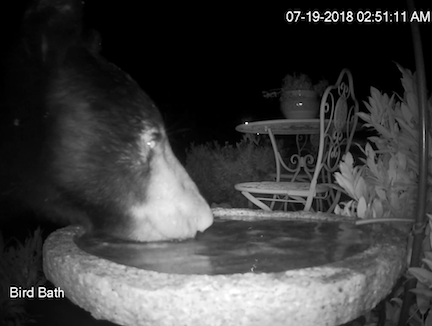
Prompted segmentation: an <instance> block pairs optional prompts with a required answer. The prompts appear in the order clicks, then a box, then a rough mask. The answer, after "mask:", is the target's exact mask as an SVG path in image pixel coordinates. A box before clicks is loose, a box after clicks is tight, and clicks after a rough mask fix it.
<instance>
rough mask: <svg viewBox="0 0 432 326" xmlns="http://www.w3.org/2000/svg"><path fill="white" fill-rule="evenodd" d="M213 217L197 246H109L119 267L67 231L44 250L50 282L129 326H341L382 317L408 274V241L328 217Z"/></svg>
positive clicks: (234, 212)
mask: <svg viewBox="0 0 432 326" xmlns="http://www.w3.org/2000/svg"><path fill="white" fill-rule="evenodd" d="M213 213H214V216H215V222H214V224H213V226H212V227H211V228H210V229H208V230H207V231H206V232H204V233H203V234H199V235H198V236H197V238H196V240H187V241H182V242H162V243H148V244H136V243H131V244H130V248H128V250H127V253H126V254H125V255H123V257H122V258H121V259H119V258H118V257H119V255H116V243H114V242H112V243H109V244H106V245H108V246H110V248H112V253H113V256H112V257H116V262H117V263H115V262H112V261H109V260H105V259H102V258H99V257H96V256H94V255H91V254H89V253H87V252H84V251H83V250H81V249H80V248H79V247H85V248H87V249H90V250H87V251H91V252H92V253H94V254H95V255H100V254H101V253H104V255H103V256H104V258H106V259H111V258H112V257H109V255H107V254H106V252H107V250H101V249H103V247H104V244H101V243H92V240H89V239H87V238H86V237H85V236H84V237H81V238H80V236H81V235H82V233H83V230H82V229H81V228H79V227H67V228H64V229H61V230H58V231H56V232H54V233H53V234H52V235H51V236H50V237H49V238H48V240H47V241H46V243H45V245H44V271H45V274H46V276H47V278H48V279H49V280H51V281H52V282H53V283H54V284H55V285H56V286H59V287H61V288H62V289H63V290H64V291H65V293H66V296H67V297H68V298H69V299H71V300H72V301H73V302H74V303H75V304H77V305H79V306H81V307H82V308H84V309H85V310H88V311H89V312H91V314H92V315H93V316H94V317H95V318H98V319H107V320H110V321H112V322H115V323H118V324H121V325H158V326H159V325H176V326H177V325H197V326H198V325H199V326H201V325H212V326H213V325H257V326H258V325H260V326H261V325H339V324H341V323H345V322H347V321H350V320H352V319H354V318H356V317H358V316H359V315H361V314H362V313H364V312H365V311H367V310H370V309H372V308H373V307H374V306H375V305H376V304H377V303H378V302H379V301H380V300H381V299H382V298H384V297H385V296H386V295H387V294H388V293H389V292H390V290H391V288H392V286H393V284H394V283H395V281H396V280H397V278H398V277H399V276H400V273H401V272H402V271H403V268H404V264H405V255H406V248H405V247H406V245H405V243H406V242H405V239H404V237H403V236H402V235H400V234H399V233H397V232H396V231H389V228H381V229H382V231H376V230H373V229H374V227H372V226H370V225H368V226H356V225H355V224H354V223H353V220H349V219H347V218H346V217H341V216H337V215H333V214H323V213H310V212H265V211H254V210H245V209H214V210H213ZM76 243H78V245H77V244H76ZM105 249H106V248H105ZM121 250H122V252H123V253H124V246H123V247H122V249H121ZM108 252H111V251H108ZM118 263H120V264H118ZM123 264H124V265H123ZM126 265H130V266H126ZM132 266H135V267H132Z"/></svg>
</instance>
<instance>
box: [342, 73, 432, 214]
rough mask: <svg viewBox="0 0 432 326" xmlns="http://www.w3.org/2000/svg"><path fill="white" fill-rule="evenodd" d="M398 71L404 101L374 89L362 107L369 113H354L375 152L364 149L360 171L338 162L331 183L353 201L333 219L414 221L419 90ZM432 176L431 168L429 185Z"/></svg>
mask: <svg viewBox="0 0 432 326" xmlns="http://www.w3.org/2000/svg"><path fill="white" fill-rule="evenodd" d="M398 68H399V70H400V71H401V73H402V79H401V81H402V85H403V87H404V90H405V92H404V97H403V98H401V97H397V96H396V94H394V95H393V96H391V97H389V96H388V95H387V94H381V93H380V92H379V91H378V90H377V89H375V88H373V87H372V88H371V96H370V97H369V103H366V102H365V105H366V108H367V110H368V111H369V113H364V112H361V113H358V115H359V116H360V118H362V119H363V120H364V121H365V122H366V123H365V126H366V127H372V128H374V129H375V130H376V132H377V133H378V136H375V137H370V138H369V141H370V142H371V143H372V144H373V145H374V147H375V150H374V148H373V146H372V145H371V144H370V143H367V144H366V146H365V148H364V149H363V148H362V151H363V153H364V155H365V157H366V159H361V161H362V162H363V164H364V165H363V166H361V167H354V162H353V159H352V156H351V154H348V155H346V157H345V158H344V160H343V161H342V162H341V163H340V172H336V173H335V178H336V181H337V183H338V184H339V185H340V186H341V187H342V188H343V189H344V191H345V193H346V194H347V195H348V196H350V197H351V198H352V200H351V201H349V202H347V203H342V205H338V206H337V207H336V209H335V213H337V214H342V215H348V216H353V215H355V216H358V217H360V218H381V217H388V216H390V215H391V216H392V217H395V218H407V217H408V218H412V217H413V213H414V208H415V202H416V192H417V183H418V178H419V170H418V159H419V146H418V130H419V129H420V122H419V117H418V103H417V97H416V92H417V85H416V82H415V76H413V74H412V73H411V72H410V71H409V70H405V69H403V68H402V67H400V66H398ZM431 110H432V108H431V104H430V102H429V111H431ZM429 138H430V135H429ZM430 153H432V152H430ZM429 161H430V162H432V161H431V160H429ZM429 166H431V163H430V164H429ZM430 171H432V169H431V167H429V178H428V182H429V184H431V180H432V179H431V177H430ZM429 194H430V190H429ZM428 198H432V197H431V196H428ZM429 204H430V203H429ZM429 206H430V205H429Z"/></svg>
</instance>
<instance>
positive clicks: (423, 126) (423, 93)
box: [398, 0, 429, 326]
mask: <svg viewBox="0 0 432 326" xmlns="http://www.w3.org/2000/svg"><path fill="white" fill-rule="evenodd" d="M407 4H408V11H409V15H411V13H413V12H414V10H415V5H414V0H407ZM411 34H412V39H413V45H414V57H415V64H416V74H417V97H418V106H419V108H418V110H419V123H420V131H419V181H418V190H417V191H418V197H417V198H418V200H417V214H416V222H415V224H414V227H413V234H414V241H413V248H412V256H411V262H410V267H418V266H419V263H420V254H421V249H422V241H423V238H424V226H425V222H426V200H427V198H426V194H427V176H428V135H429V133H428V127H427V124H428V122H429V117H428V112H427V86H426V76H425V65H424V59H423V47H422V43H421V37H420V29H419V26H418V23H417V22H412V23H411ZM416 283H417V280H416V279H415V278H413V279H410V280H409V281H408V282H407V283H405V297H404V300H403V304H402V309H401V314H400V317H399V324H398V325H399V326H403V325H406V323H407V320H408V318H409V308H410V306H411V305H412V302H413V300H414V295H413V293H411V292H410V289H413V288H414V287H415V286H416Z"/></svg>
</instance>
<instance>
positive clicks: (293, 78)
mask: <svg viewBox="0 0 432 326" xmlns="http://www.w3.org/2000/svg"><path fill="white" fill-rule="evenodd" d="M328 85H329V82H328V81H327V80H326V79H322V80H320V81H319V82H318V83H317V84H313V83H312V79H311V78H310V77H309V76H308V75H306V74H302V73H301V74H296V73H294V74H293V75H290V74H287V75H286V76H285V77H284V78H283V80H282V88H281V89H276V90H271V91H268V92H267V91H264V92H263V96H264V97H265V98H273V97H278V96H279V95H280V96H281V100H283V98H284V96H285V95H284V94H285V93H286V92H287V91H295V90H310V91H315V92H317V93H318V95H320V96H321V95H322V94H323V93H324V91H325V89H326V88H327V86H328Z"/></svg>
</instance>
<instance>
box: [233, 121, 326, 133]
mask: <svg viewBox="0 0 432 326" xmlns="http://www.w3.org/2000/svg"><path fill="white" fill-rule="evenodd" d="M269 129H271V131H272V133H273V134H274V135H311V134H319V131H320V119H279V120H265V121H254V122H245V123H242V124H241V125H238V126H237V127H236V130H237V131H239V132H243V133H253V134H268V130H269Z"/></svg>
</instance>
